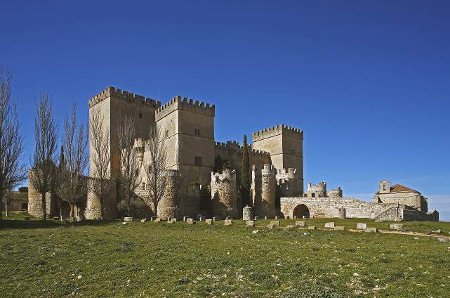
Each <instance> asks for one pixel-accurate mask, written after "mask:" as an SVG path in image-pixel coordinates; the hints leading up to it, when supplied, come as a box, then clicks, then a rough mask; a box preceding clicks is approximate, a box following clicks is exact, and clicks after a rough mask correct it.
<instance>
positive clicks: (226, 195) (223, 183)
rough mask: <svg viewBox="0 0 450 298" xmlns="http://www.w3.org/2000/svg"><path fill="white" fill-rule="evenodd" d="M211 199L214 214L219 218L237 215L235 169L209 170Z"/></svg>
mask: <svg viewBox="0 0 450 298" xmlns="http://www.w3.org/2000/svg"><path fill="white" fill-rule="evenodd" d="M211 199H212V201H213V212H214V215H216V216H219V217H221V218H226V217H233V218H235V217H237V215H238V211H237V189H236V171H234V170H233V171H231V170H229V169H225V170H223V172H222V173H214V172H211Z"/></svg>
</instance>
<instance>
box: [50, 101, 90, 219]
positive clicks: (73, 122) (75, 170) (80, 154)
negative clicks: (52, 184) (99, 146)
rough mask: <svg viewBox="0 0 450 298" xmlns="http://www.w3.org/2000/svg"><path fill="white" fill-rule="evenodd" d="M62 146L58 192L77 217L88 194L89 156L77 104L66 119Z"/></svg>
mask: <svg viewBox="0 0 450 298" xmlns="http://www.w3.org/2000/svg"><path fill="white" fill-rule="evenodd" d="M62 144H63V145H62V147H61V157H60V162H59V166H58V174H57V175H56V176H57V186H56V193H57V195H58V197H59V202H60V204H59V205H60V208H59V209H60V218H61V219H62V214H61V200H64V201H66V202H68V203H69V206H70V218H71V219H73V218H74V217H75V215H76V214H75V207H77V210H78V207H79V206H80V204H81V203H83V202H84V201H85V199H86V196H87V181H86V178H85V176H84V171H85V170H86V167H87V163H88V157H87V133H86V129H85V127H84V125H83V124H81V123H78V121H77V112H76V105H75V104H74V105H73V107H72V114H71V116H70V118H69V117H67V116H66V119H65V121H64V135H63V140H62Z"/></svg>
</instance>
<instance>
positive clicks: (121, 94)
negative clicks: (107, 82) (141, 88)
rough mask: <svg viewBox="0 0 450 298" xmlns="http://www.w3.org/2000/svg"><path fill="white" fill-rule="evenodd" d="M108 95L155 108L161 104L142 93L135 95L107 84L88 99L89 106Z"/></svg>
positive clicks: (108, 96)
mask: <svg viewBox="0 0 450 298" xmlns="http://www.w3.org/2000/svg"><path fill="white" fill-rule="evenodd" d="M110 97H114V98H119V99H123V100H126V101H129V102H132V101H134V102H138V103H141V104H143V105H145V106H149V107H153V108H155V109H156V108H158V107H160V106H161V102H160V101H158V100H155V99H152V98H149V97H145V96H142V95H137V94H134V93H131V92H128V91H125V90H121V89H119V88H115V87H111V86H109V87H107V88H106V89H105V90H103V91H102V92H100V93H99V94H97V95H95V96H93V97H92V98H91V99H90V100H89V108H91V107H93V106H95V105H96V104H98V103H99V102H102V101H103V100H105V99H107V98H110Z"/></svg>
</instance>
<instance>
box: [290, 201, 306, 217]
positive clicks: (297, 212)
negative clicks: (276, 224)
mask: <svg viewBox="0 0 450 298" xmlns="http://www.w3.org/2000/svg"><path fill="white" fill-rule="evenodd" d="M292 216H294V217H295V218H309V216H310V214H309V209H308V207H307V206H306V205H305V204H299V205H297V206H295V208H294V211H293V212H292Z"/></svg>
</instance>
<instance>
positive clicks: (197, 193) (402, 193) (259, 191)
mask: <svg viewBox="0 0 450 298" xmlns="http://www.w3.org/2000/svg"><path fill="white" fill-rule="evenodd" d="M94 113H99V114H100V115H101V116H102V118H103V120H104V121H103V127H104V130H105V133H107V134H108V135H109V143H108V146H107V147H108V150H107V153H108V154H109V164H108V174H109V177H112V178H111V179H114V178H113V177H116V175H117V174H118V173H119V172H120V167H121V150H120V149H119V140H118V131H119V125H120V122H121V120H122V119H124V118H131V119H133V120H134V125H135V135H134V136H133V137H134V139H135V141H134V145H133V150H136V152H137V153H138V154H137V159H138V161H139V164H140V169H139V172H140V176H141V177H142V179H141V180H140V185H139V187H138V189H137V190H136V195H137V197H138V198H140V199H141V201H142V204H141V207H140V211H141V214H142V215H144V216H148V215H156V216H159V217H161V218H168V217H183V216H190V217H197V216H199V215H203V216H216V217H220V218H225V217H233V218H240V217H242V210H243V207H244V206H242V199H241V196H240V193H239V189H240V177H241V173H240V171H241V164H242V156H243V147H242V146H241V145H240V144H239V143H238V142H236V141H228V142H226V143H221V142H216V140H215V136H214V132H215V121H214V118H215V113H216V109H215V106H214V105H212V104H208V103H204V102H200V101H197V100H192V99H187V98H184V97H180V96H175V97H174V98H172V99H171V100H169V101H168V102H166V103H164V104H162V103H161V102H160V101H158V100H155V99H152V98H148V97H144V96H140V95H136V94H133V93H130V92H127V91H123V90H120V89H117V88H114V87H108V88H106V89H105V90H103V91H102V92H100V93H99V94H97V95H95V96H94V97H92V98H91V99H90V100H89V115H90V126H91V120H92V115H93V114H94ZM90 129H91V127H90ZM155 129H156V131H157V132H158V134H159V142H160V144H161V146H162V147H163V148H164V150H165V153H166V154H165V165H166V168H165V171H164V175H166V177H167V178H168V185H167V186H166V190H165V192H164V196H163V199H162V200H161V201H160V203H159V204H158V210H157V214H155V213H154V212H153V209H152V205H151V203H150V202H147V201H146V199H145V198H146V194H147V193H148V192H149V189H148V181H146V177H145V175H143V173H144V172H145V171H144V167H145V165H146V161H147V160H148V159H149V156H150V153H151V151H150V149H149V146H148V144H149V143H148V138H149V135H150V133H151V132H152V131H153V130H155ZM91 149H92V148H91ZM90 154H91V155H90V161H91V162H90V173H89V176H90V177H91V180H90V181H93V180H95V179H97V174H96V171H95V168H94V166H93V162H92V160H93V156H92V150H90ZM249 159H250V165H251V169H252V170H251V202H250V204H251V205H252V206H251V207H252V208H253V213H254V215H256V216H258V217H259V218H262V217H269V218H271V217H275V216H281V217H290V218H303V217H341V218H346V217H348V218H372V219H377V220H438V219H439V213H437V212H436V211H433V212H429V213H427V212H428V207H427V204H428V203H427V199H426V198H424V197H423V196H422V195H421V194H420V193H419V192H417V191H415V190H412V189H410V188H407V187H405V186H402V185H394V186H391V185H390V183H389V181H382V182H380V188H379V191H378V192H377V193H376V194H375V197H374V201H373V202H367V201H363V200H360V199H356V198H348V197H344V196H343V191H342V189H341V188H340V187H338V188H335V189H333V190H330V191H327V184H326V182H320V183H319V184H317V185H314V184H312V183H309V184H308V185H307V189H306V191H305V190H304V189H303V185H304V179H303V131H301V130H300V129H297V128H293V127H289V126H287V125H277V126H273V127H269V128H265V129H262V130H259V131H256V132H254V133H253V134H252V143H251V146H250V152H249ZM180 177H182V179H181V180H180ZM180 181H181V182H180ZM88 189H89V187H88ZM50 197H51V196H50ZM29 199H30V203H29V205H28V206H29V207H28V209H29V210H30V209H32V211H33V215H34V214H36V215H37V216H39V213H40V211H39V206H40V204H41V203H40V196H38V195H37V194H35V193H34V192H32V191H31V192H30V195H29ZM120 200H121V197H120V194H119V193H118V192H117V191H115V190H114V189H112V190H111V192H110V195H109V197H108V198H107V199H106V200H105V201H104V202H103V212H104V214H103V216H104V218H115V217H117V216H119V215H120V214H119V213H118V203H119V202H120ZM48 204H49V203H48ZM40 208H41V207H40ZM40 210H42V208H41V209H40ZM100 210H101V209H100V200H99V198H98V197H97V196H96V195H95V194H94V192H93V191H88V195H87V202H86V204H85V217H86V218H87V219H97V218H99V217H100Z"/></svg>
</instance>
